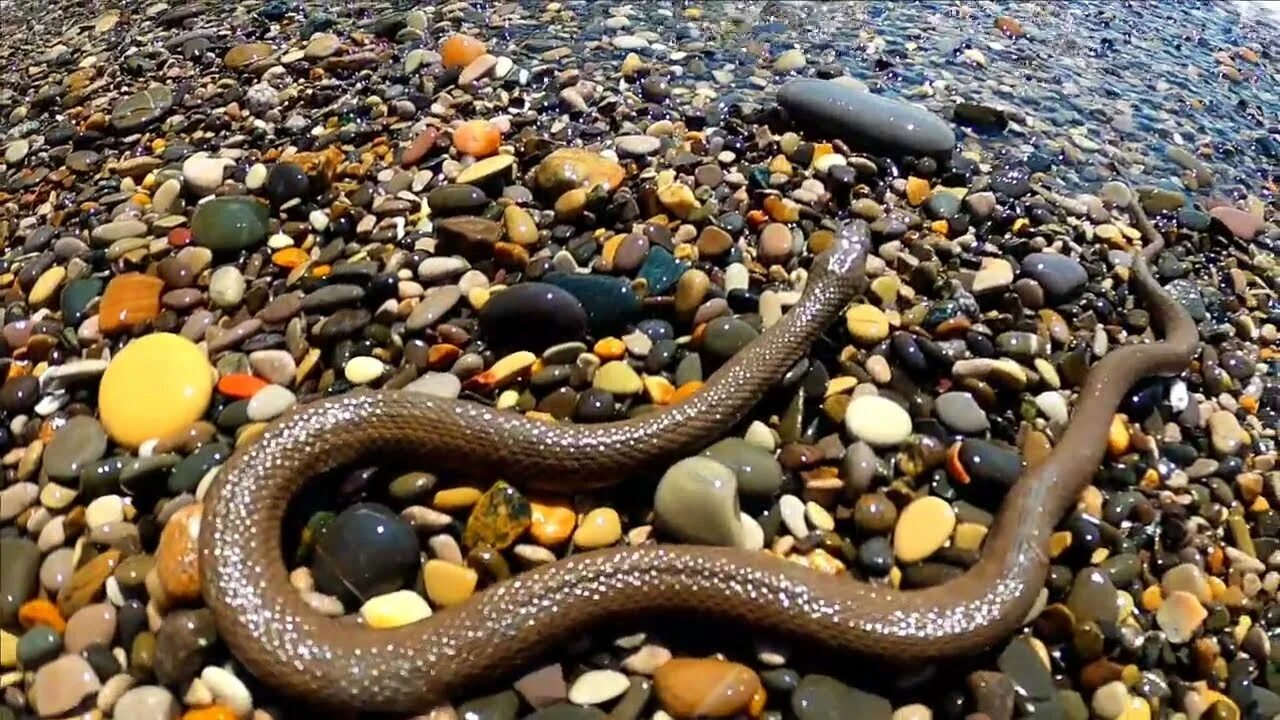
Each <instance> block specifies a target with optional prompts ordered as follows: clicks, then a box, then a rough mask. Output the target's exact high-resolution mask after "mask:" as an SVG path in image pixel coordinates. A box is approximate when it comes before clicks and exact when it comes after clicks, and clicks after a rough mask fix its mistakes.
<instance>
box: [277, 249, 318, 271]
mask: <svg viewBox="0 0 1280 720" xmlns="http://www.w3.org/2000/svg"><path fill="white" fill-rule="evenodd" d="M308 259H310V256H309V255H308V254H307V251H305V250H303V249H302V248H297V247H287V248H281V249H279V250H277V251H275V252H273V253H271V262H273V263H275V264H276V265H277V266H279V267H282V268H287V269H289V270H292V269H293V268H296V267H298V266H299V265H301V264H302V263H304V262H306V261H307V260H308Z"/></svg>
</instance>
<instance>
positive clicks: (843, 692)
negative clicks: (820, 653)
mask: <svg viewBox="0 0 1280 720" xmlns="http://www.w3.org/2000/svg"><path fill="white" fill-rule="evenodd" d="M791 711H792V712H794V713H795V715H796V720H845V719H846V718H859V719H860V720H862V719H864V718H865V719H867V720H891V718H892V717H893V705H891V704H890V703H889V701H888V700H885V699H884V698H882V697H880V696H878V695H872V694H871V693H866V692H863V691H861V690H857V689H855V688H852V687H849V686H848V685H845V684H844V683H842V682H840V681H839V680H836V679H835V678H833V677H829V676H827V675H806V676H804V678H803V679H801V680H800V684H799V685H797V686H796V689H795V692H793V693H791Z"/></svg>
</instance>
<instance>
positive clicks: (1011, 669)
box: [996, 636, 1057, 700]
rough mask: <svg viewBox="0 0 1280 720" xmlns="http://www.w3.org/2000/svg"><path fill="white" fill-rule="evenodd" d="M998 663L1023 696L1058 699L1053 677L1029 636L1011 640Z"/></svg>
mask: <svg viewBox="0 0 1280 720" xmlns="http://www.w3.org/2000/svg"><path fill="white" fill-rule="evenodd" d="M996 663H997V665H998V666H999V668H1000V670H1002V671H1003V672H1004V673H1005V675H1007V676H1008V678H1009V680H1011V681H1012V682H1013V685H1014V687H1015V688H1016V689H1017V690H1018V692H1019V693H1020V694H1021V695H1024V696H1026V697H1028V698H1031V699H1033V700H1053V699H1056V696H1057V688H1056V687H1055V686H1054V683H1053V675H1052V674H1051V673H1050V672H1049V667H1048V665H1047V664H1046V663H1045V662H1044V660H1041V658H1040V653H1039V652H1037V650H1036V647H1035V646H1034V645H1032V643H1031V641H1030V640H1029V639H1028V637H1027V636H1019V637H1015V638H1014V639H1013V640H1010V641H1009V644H1008V645H1007V646H1006V647H1005V649H1004V651H1002V652H1001V653H1000V657H999V658H998V659H997V661H996Z"/></svg>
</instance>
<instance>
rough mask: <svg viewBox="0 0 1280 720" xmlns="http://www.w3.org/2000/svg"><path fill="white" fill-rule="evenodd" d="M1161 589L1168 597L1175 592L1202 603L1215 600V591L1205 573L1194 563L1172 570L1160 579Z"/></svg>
mask: <svg viewBox="0 0 1280 720" xmlns="http://www.w3.org/2000/svg"><path fill="white" fill-rule="evenodd" d="M1160 588H1161V590H1163V591H1164V594H1165V595H1166V596H1168V595H1172V594H1173V593H1175V592H1186V593H1190V594H1192V595H1194V596H1195V597H1196V599H1197V600H1199V601H1200V602H1202V603H1207V602H1211V601H1212V600H1213V590H1212V588H1211V587H1210V585H1209V580H1208V577H1207V576H1206V575H1205V572H1204V571H1203V570H1201V569H1200V568H1199V566H1197V565H1193V564H1192V563H1182V564H1181V565H1178V566H1176V567H1173V568H1171V569H1170V570H1169V571H1168V572H1166V573H1165V574H1164V577H1162V578H1160Z"/></svg>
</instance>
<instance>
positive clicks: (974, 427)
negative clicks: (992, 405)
mask: <svg viewBox="0 0 1280 720" xmlns="http://www.w3.org/2000/svg"><path fill="white" fill-rule="evenodd" d="M933 408H934V412H936V413H937V414H938V419H939V420H941V421H942V423H943V424H944V425H946V426H947V427H949V428H951V429H952V430H955V431H956V432H960V433H969V434H971V433H980V432H985V431H987V430H988V429H989V428H990V427H991V421H990V420H989V419H988V418H987V413H986V411H985V410H983V409H982V406H981V405H979V404H978V401H977V400H974V399H973V395H970V394H969V393H967V392H947V393H943V394H941V395H939V396H938V398H937V400H935V401H934V406H933Z"/></svg>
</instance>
